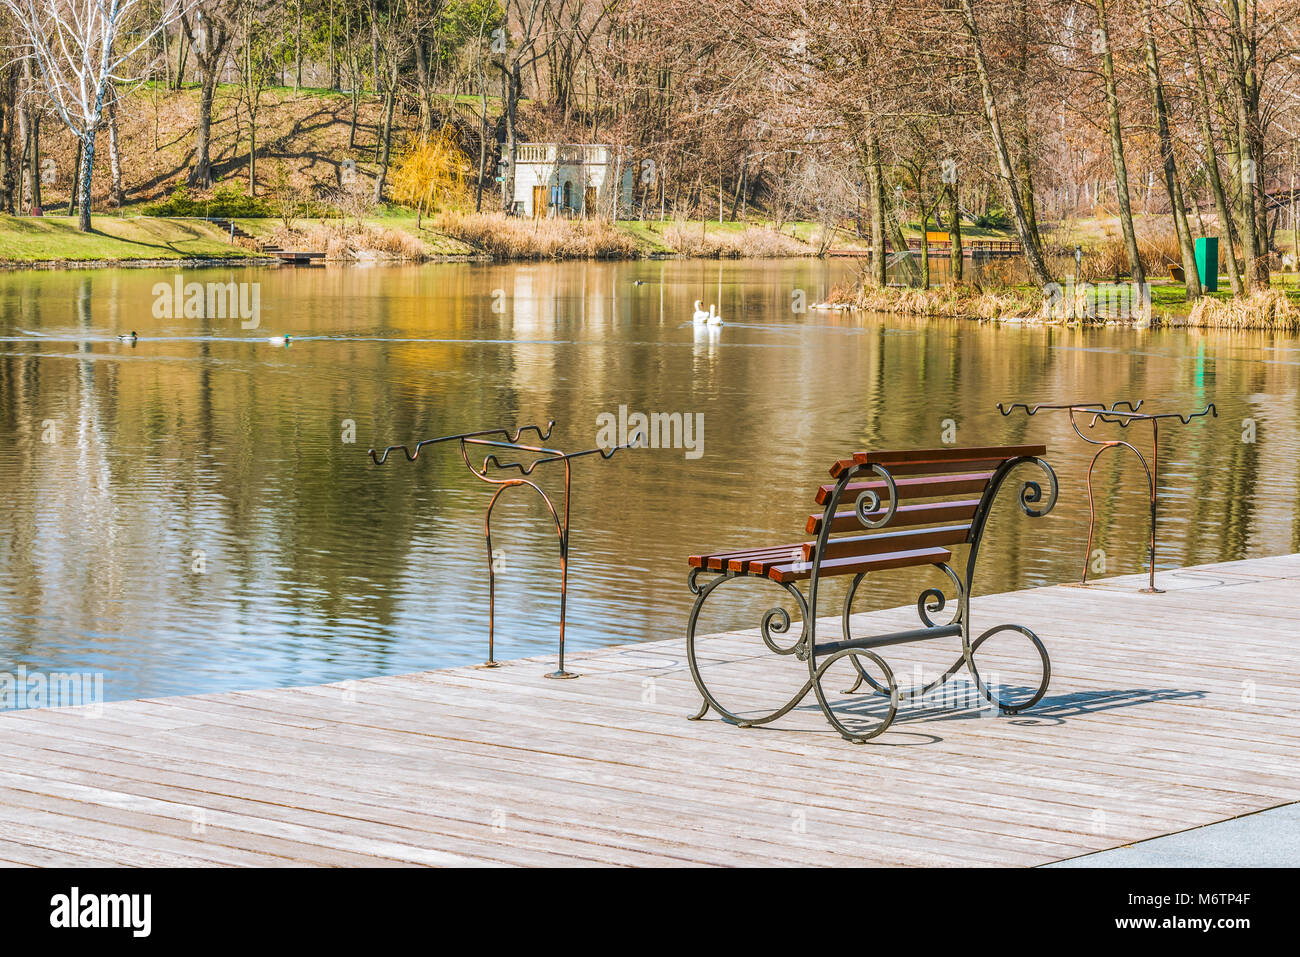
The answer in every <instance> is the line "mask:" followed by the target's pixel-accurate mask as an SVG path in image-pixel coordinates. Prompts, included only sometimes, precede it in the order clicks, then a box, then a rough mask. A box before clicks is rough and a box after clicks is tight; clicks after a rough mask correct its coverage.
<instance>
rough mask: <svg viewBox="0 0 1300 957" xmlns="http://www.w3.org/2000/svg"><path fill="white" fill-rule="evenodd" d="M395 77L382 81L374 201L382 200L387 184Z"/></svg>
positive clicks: (390, 154)
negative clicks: (380, 133) (380, 122)
mask: <svg viewBox="0 0 1300 957" xmlns="http://www.w3.org/2000/svg"><path fill="white" fill-rule="evenodd" d="M396 85H397V84H396V78H395V77H391V76H390V77H388V78H387V82H385V83H384V135H383V138H382V139H381V141H380V155H379V176H378V177H377V178H376V179H375V202H376V203H382V202H383V201H384V187H385V186H386V185H387V184H388V161H389V159H390V158H391V156H392V149H393V105H394V103H395V102H396V101H397V93H396V91H395V90H394V87H395V86H396Z"/></svg>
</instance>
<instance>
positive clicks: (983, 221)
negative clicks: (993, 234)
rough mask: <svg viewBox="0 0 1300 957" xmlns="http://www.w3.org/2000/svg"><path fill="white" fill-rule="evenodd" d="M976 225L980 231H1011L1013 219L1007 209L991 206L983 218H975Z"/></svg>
mask: <svg viewBox="0 0 1300 957" xmlns="http://www.w3.org/2000/svg"><path fill="white" fill-rule="evenodd" d="M975 225H976V226H977V227H979V228H980V229H1010V228H1011V217H1010V216H1009V215H1008V214H1007V211H1006V210H1005V209H1002V208H1001V207H999V206H990V207H989V209H988V212H986V213H985V214H984V215H983V216H977V217H975Z"/></svg>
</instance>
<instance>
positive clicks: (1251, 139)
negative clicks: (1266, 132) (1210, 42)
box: [1227, 0, 1268, 289]
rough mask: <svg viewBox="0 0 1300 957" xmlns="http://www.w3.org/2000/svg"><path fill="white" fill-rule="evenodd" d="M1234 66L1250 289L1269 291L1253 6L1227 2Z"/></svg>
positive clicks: (1243, 237)
mask: <svg viewBox="0 0 1300 957" xmlns="http://www.w3.org/2000/svg"><path fill="white" fill-rule="evenodd" d="M1227 3H1228V13H1229V20H1230V22H1231V30H1230V39H1231V43H1230V50H1231V57H1230V60H1231V63H1232V71H1231V73H1232V91H1233V97H1232V99H1233V101H1234V106H1235V107H1236V109H1235V111H1234V112H1235V114H1236V116H1235V119H1236V124H1237V130H1236V133H1237V149H1238V163H1237V177H1236V179H1237V181H1238V183H1239V184H1240V188H1239V190H1238V193H1237V195H1238V197H1239V200H1240V226H1241V244H1242V248H1243V251H1244V253H1245V257H1246V261H1245V266H1246V269H1245V272H1246V285H1247V288H1248V289H1255V288H1267V286H1268V260H1267V250H1266V249H1265V248H1264V247H1265V231H1264V230H1263V229H1261V228H1260V219H1259V217H1260V213H1261V209H1260V207H1261V206H1263V205H1264V204H1263V203H1262V202H1261V201H1258V200H1257V194H1258V193H1259V191H1260V189H1261V186H1262V183H1261V180H1262V179H1263V169H1262V168H1261V165H1260V163H1261V159H1262V150H1261V149H1259V148H1258V144H1257V142H1256V140H1257V135H1258V130H1259V112H1258V108H1257V106H1256V96H1257V93H1256V90H1255V84H1256V82H1257V81H1256V77H1255V53H1254V38H1253V33H1254V27H1253V23H1251V22H1250V18H1249V13H1250V11H1249V10H1248V9H1247V8H1248V6H1249V3H1243V2H1241V0H1227Z"/></svg>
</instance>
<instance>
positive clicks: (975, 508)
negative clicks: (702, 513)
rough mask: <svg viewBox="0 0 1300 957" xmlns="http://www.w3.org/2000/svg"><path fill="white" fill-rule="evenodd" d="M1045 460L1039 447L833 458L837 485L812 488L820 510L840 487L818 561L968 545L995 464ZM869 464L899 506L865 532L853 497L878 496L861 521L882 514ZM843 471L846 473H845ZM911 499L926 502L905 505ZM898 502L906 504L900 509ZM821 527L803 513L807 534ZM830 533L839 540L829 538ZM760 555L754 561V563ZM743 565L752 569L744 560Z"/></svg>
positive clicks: (885, 510)
mask: <svg viewBox="0 0 1300 957" xmlns="http://www.w3.org/2000/svg"><path fill="white" fill-rule="evenodd" d="M1046 454H1047V447H1046V446H1045V445H993V446H977V447H973V448H953V447H945V448H939V449H905V450H886V451H873V452H858V453H856V454H854V455H853V456H852V458H848V459H841V460H839V461H838V462H836V463H835V464H834V466H832V467H831V470H830V471H831V475H833V476H835V478H836V479H837V481H836V482H834V483H832V484H829V485H822V486H820V487H818V489H817V504H818V505H822V506H825V505H827V503H828V502H830V501H831V499H832V497H833V496H834V495H835V491H836V489H837V488H840V497H839V500H838V502H837V506H836V508H837V510H836V512H835V514H834V516H832V517H831V519H830V528H829V530H826V532H825V534H826V535H827V536H828V537H827V540H826V544H825V546H824V548H823V549H822V551H821V554H820V556H818V557H819V558H820V560H821V561H823V562H825V561H830V560H834V559H846V558H851V557H855V556H869V555H877V554H883V553H888V552H893V551H908V550H916V549H924V548H935V547H942V546H947V545H957V544H961V543H963V542H969V541H972V540H973V536H974V535H975V534H976V533H975V532H974V530H973V527H974V523H975V522H979V523H980V524H981V525H982V524H983V521H982V519H981V517H980V516H981V515H983V514H985V512H986V510H987V506H988V503H987V502H985V501H984V499H985V498H987V496H988V493H989V487H990V483H991V482H992V481H993V479H994V477H995V476H996V475H998V473H999V470H1000V469H1002V467H1003V465H1004V464H1005V463H1007V462H1008V461H1011V460H1013V459H1021V458H1038V457H1041V456H1043V455H1046ZM872 465H879V466H880V467H881V468H882V469H884V470H885V471H886V472H888V473H889V476H890V477H891V478H892V479H893V481H894V488H895V489H896V490H897V495H898V500H899V501H898V502H897V503H895V504H896V505H897V508H895V509H894V513H893V517H892V518H891V519H890V521H889V523H888V524H887V525H886V526H883V527H882V528H881V529H870V528H867V527H865V526H864V525H863V523H862V522H861V520H860V519H859V518H858V515H857V512H856V509H855V508H854V506H855V505H856V503H857V500H858V498H859V496H861V495H862V494H863V493H864V492H874V493H876V495H878V496H879V497H880V506H879V507H878V508H876V509H874V510H873V511H871V512H869V513H868V515H867V517H868V519H870V520H880V519H883V518H884V517H885V516H887V515H888V514H889V506H890V502H889V483H888V482H886V481H885V480H884V479H881V478H878V477H876V473H875V472H873V471H872V470H871V468H870V466H872ZM850 469H852V470H854V471H853V473H852V474H851V475H846V474H845V473H846V471H847V470H850ZM845 479H851V480H850V481H847V482H845V481H844V480H845ZM841 483H843V484H842V487H841ZM916 499H926V500H930V501H920V502H915V501H913V500H916ZM935 499H938V501H934V500H935ZM905 501H906V502H908V504H902V503H903V502H905ZM981 505H983V506H984V508H983V509H981ZM825 521H826V516H825V512H824V511H823V514H822V515H810V516H809V517H808V522H807V525H806V528H807V531H808V532H809V533H810V534H812V535H814V536H819V535H821V534H822V533H823V524H824V523H825ZM941 523H943V524H941ZM924 526H930V527H924ZM845 533H847V534H845ZM836 535H838V536H839V537H833V536H836ZM800 551H801V552H802V555H803V558H804V560H805V561H812V560H813V558H814V555H815V553H816V552H817V544H816V542H815V541H812V542H804V543H802V545H801V546H800ZM768 557H769V556H768V555H764V556H761V559H760V560H763V559H767V558H768ZM770 558H771V560H772V563H773V564H779V563H780V559H781V556H779V555H777V554H772V555H771V556H770ZM786 561H788V559H786ZM750 567H754V565H753V562H752V561H751V562H750Z"/></svg>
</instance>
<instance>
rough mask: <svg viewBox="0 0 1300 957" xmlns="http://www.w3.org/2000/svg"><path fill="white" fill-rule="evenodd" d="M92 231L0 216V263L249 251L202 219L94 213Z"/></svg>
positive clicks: (234, 255) (57, 219) (71, 222)
mask: <svg viewBox="0 0 1300 957" xmlns="http://www.w3.org/2000/svg"><path fill="white" fill-rule="evenodd" d="M93 225H94V230H93V231H92V232H89V233H83V232H80V231H79V230H78V229H77V221H76V219H75V218H74V217H69V216H0V263H5V264H10V265H41V264H58V263H93V262H108V263H114V262H131V261H153V260H183V259H241V258H247V257H249V256H253V255H255V253H254V251H253V250H251V249H246V248H244V247H241V246H238V245H231V243H230V239H229V237H228V236H227V235H226V234H225V233H224V232H222V230H220V229H219V228H217V227H216V226H214V225H212V224H211V223H205V222H203V221H201V220H170V219H152V218H149V217H145V216H122V217H116V216H96V217H95V219H94V222H93Z"/></svg>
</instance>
